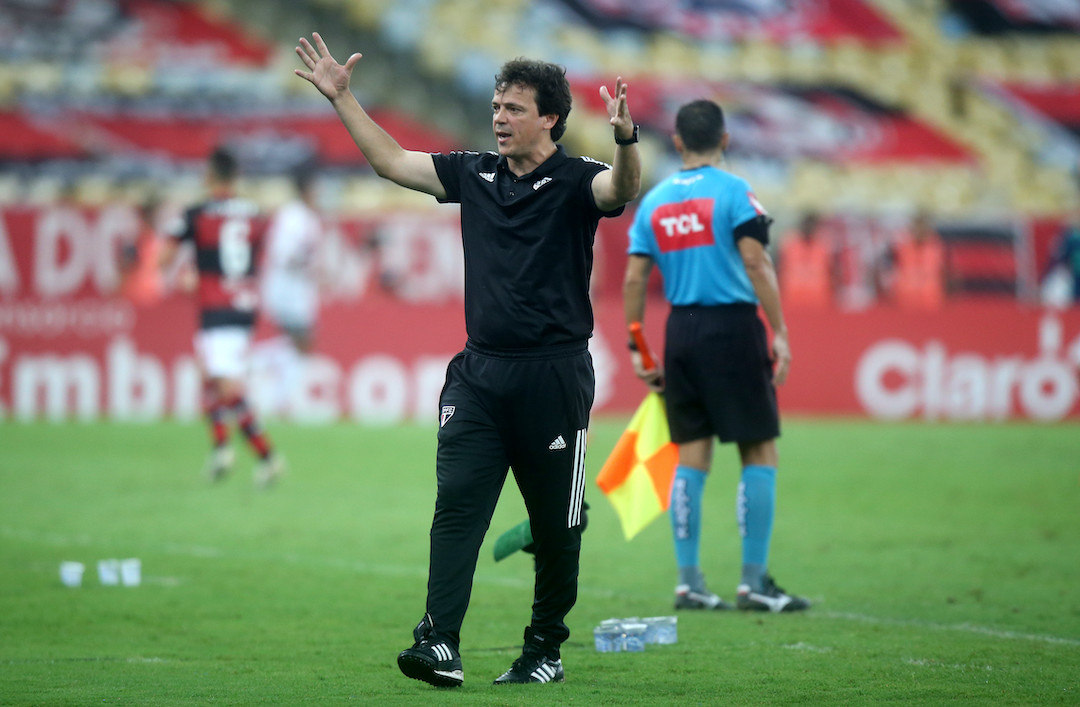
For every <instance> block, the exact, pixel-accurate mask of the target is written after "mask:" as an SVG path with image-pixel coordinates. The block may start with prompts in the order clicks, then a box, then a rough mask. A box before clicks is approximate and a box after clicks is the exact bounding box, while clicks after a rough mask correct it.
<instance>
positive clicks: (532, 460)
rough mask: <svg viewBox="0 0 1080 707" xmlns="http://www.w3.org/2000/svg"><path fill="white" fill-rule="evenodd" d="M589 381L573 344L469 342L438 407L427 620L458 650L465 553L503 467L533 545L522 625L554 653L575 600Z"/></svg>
mask: <svg viewBox="0 0 1080 707" xmlns="http://www.w3.org/2000/svg"><path fill="white" fill-rule="evenodd" d="M593 389H594V374H593V366H592V357H591V356H590V354H589V352H588V350H587V348H586V346H585V343H584V342H581V343H580V344H574V345H570V346H564V347H553V348H547V349H543V350H539V351H529V352H524V353H515V354H506V353H502V352H492V351H485V350H483V349H480V348H478V347H476V346H474V345H473V344H471V343H470V344H469V345H468V346H467V347H466V349H465V351H462V352H461V353H459V354H458V355H457V356H455V357H454V359H453V360H452V361H451V362H450V365H449V366H448V368H447V372H446V385H445V386H444V388H443V391H442V395H441V397H440V400H439V406H440V417H439V422H440V427H439V446H438V452H437V460H436V475H437V478H438V497H437V499H436V502H435V517H434V520H433V521H432V527H431V566H430V574H429V578H428V606H427V609H428V612H429V613H430V614H431V617H432V620H433V622H434V624H435V629H436V631H437V632H438V633H440V634H442V635H443V636H445V637H446V638H447V639H450V640H452V641H454V642H455V643H457V642H458V640H459V636H458V632H459V631H460V626H461V622H462V619H463V617H464V615H465V610H466V608H467V606H468V602H469V595H470V593H471V590H472V576H473V572H474V571H475V569H476V560H477V554H478V552H479V550H480V545H481V543H482V542H483V539H484V534H485V533H486V532H487V529H488V525H489V524H490V522H491V516H492V513H493V512H494V510H495V504H496V502H497V501H498V498H499V493H500V492H501V491H502V487H503V483H504V481H505V479H506V474H507V471H508V469H509V468H512V469H513V472H514V479H515V481H516V482H517V485H518V488H519V489H520V491H521V495H522V498H523V499H524V501H525V507H526V509H527V510H528V514H529V521H530V524H531V529H532V535H533V540H534V545H535V548H536V553H535V555H536V585H535V596H534V603H533V613H532V621H531V625H532V627H533V628H534V629H535V630H536V631H537V632H539V633H541V634H543V635H545V636H546V637H548V638H550V639H551V640H552V642H553V644H554V645H555V646H558V645H559V644H560V643H562V642H563V641H564V640H566V638H567V636H569V630H568V629H567V627H566V624H565V623H564V621H563V620H564V618H565V616H566V614H567V612H569V611H570V608H571V607H572V606H573V605H574V603H575V601H576V600H577V576H578V559H579V554H580V550H581V508H582V501H583V499H584V494H585V436H586V430H587V428H588V424H589V411H590V409H591V408H592V402H593Z"/></svg>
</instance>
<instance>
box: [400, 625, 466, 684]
mask: <svg viewBox="0 0 1080 707" xmlns="http://www.w3.org/2000/svg"><path fill="white" fill-rule="evenodd" d="M413 639H414V640H415V641H416V643H414V644H413V647H412V648H406V649H405V650H403V651H401V653H400V654H398V657H397V664H398V668H400V669H401V672H402V673H404V674H405V675H406V676H408V677H410V678H413V679H414V680H423V681H424V682H426V683H428V684H429V685H434V686H435V687H458V686H459V685H461V683H463V682H465V673H464V672H463V671H462V670H461V655H460V654H459V653H458V652H457V649H456V648H454V647H453V646H452V645H450V644H449V643H447V642H446V641H442V640H440V639H439V638H438V637H436V636H435V631H434V626H433V625H432V623H431V615H430V614H424V620H423V621H421V622H420V623H419V624H418V625H417V626H416V628H415V629H413Z"/></svg>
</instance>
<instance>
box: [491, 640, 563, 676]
mask: <svg viewBox="0 0 1080 707" xmlns="http://www.w3.org/2000/svg"><path fill="white" fill-rule="evenodd" d="M543 642H544V637H543V636H539V635H537V634H535V633H533V630H532V627H529V628H527V629H525V647H524V648H522V649H521V657H520V658H518V659H517V660H515V661H514V664H513V665H511V666H510V669H509V670H507V671H506V672H505V673H503V674H502V675H500V676H499V677H497V678H495V683H494V684H496V685H513V684H524V683H530V682H563V680H565V679H566V678H565V676H564V675H563V667H562V658H560V657H558V655H552V653H551V652H550V651H545V649H544V647H543Z"/></svg>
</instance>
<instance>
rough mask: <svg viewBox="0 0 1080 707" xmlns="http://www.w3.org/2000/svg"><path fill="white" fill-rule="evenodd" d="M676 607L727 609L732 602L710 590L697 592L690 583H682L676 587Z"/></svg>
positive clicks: (678, 608)
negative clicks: (691, 587)
mask: <svg viewBox="0 0 1080 707" xmlns="http://www.w3.org/2000/svg"><path fill="white" fill-rule="evenodd" d="M675 609H676V611H678V610H680V609H693V610H706V611H727V610H729V609H731V604H728V603H727V602H726V601H724V600H723V599H721V598H720V597H718V596H716V595H715V594H713V593H712V592H710V591H709V590H707V589H706V590H705V591H703V592H695V591H693V590H692V589H690V585H689V584H680V585H679V586H677V587H675Z"/></svg>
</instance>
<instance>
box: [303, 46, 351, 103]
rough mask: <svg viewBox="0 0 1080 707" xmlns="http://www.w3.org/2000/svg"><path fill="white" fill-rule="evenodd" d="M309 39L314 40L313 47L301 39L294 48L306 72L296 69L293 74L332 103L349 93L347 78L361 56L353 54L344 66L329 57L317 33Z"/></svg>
mask: <svg viewBox="0 0 1080 707" xmlns="http://www.w3.org/2000/svg"><path fill="white" fill-rule="evenodd" d="M311 37H312V39H314V40H315V46H312V45H311V43H310V42H308V41H307V40H306V39H304V38H303V37H301V38H300V46H299V47H296V55H297V56H299V57H300V60H301V61H302V62H304V66H306V67H307V68H308V71H301V70H300V69H296V70H294V71H293V73H295V74H296V75H297V76H299V77H300V78H302V79H305V80H307V81H310V82H311V83H312V85H314V86H315V88H317V89H319V92H320V93H322V95H324V96H326V97H327V98H328V99H330V100H331V101H334V100H336V99H337V98H339V97H340V96H342V95H345V94H347V93H348V92H349V77H351V76H352V70H353V67H354V66H356V62H358V61H360V57H361V56H363V55H362V54H359V53H357V54H353V55H352V56H350V57H349V58H348V59H346V60H345V64H344V65H342V64H339V63H337V61H335V60H334V57H332V56H331V55H330V50H329V49H327V48H326V43H325V42H323V39H322V37H320V36H319V33H318V32H313V33H312V35H311Z"/></svg>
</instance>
